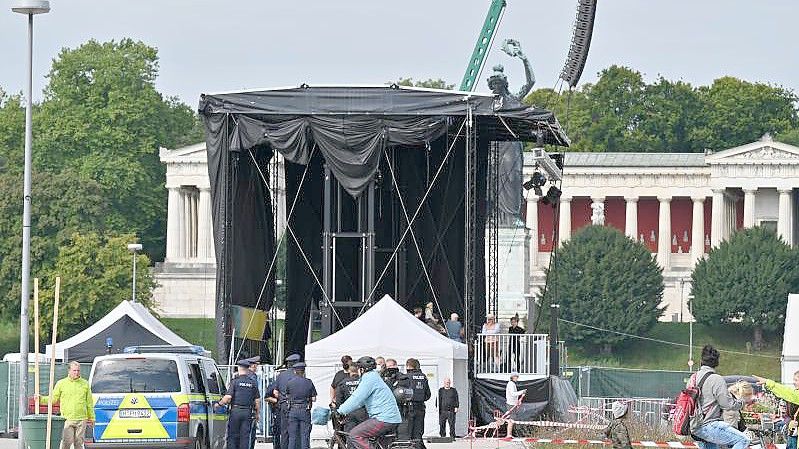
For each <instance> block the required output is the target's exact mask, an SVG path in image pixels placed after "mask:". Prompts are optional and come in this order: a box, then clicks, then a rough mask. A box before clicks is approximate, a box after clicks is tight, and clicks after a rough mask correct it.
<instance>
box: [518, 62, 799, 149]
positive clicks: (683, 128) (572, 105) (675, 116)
mask: <svg viewBox="0 0 799 449" xmlns="http://www.w3.org/2000/svg"><path fill="white" fill-rule="evenodd" d="M525 101H526V102H527V103H528V104H534V105H537V106H541V107H544V108H549V109H552V110H554V111H555V113H556V115H557V117H558V118H559V119H560V121H561V124H563V125H564V126H565V127H566V130H567V132H568V134H569V137H570V138H571V139H572V150H574V151H637V152H701V151H704V149H712V150H724V149H727V148H731V147H735V146H738V145H742V144H746V143H750V142H754V141H756V140H757V139H759V138H760V137H761V136H762V135H763V134H765V133H767V132H768V133H771V134H772V135H777V136H781V135H783V134H787V135H788V136H793V135H794V134H792V133H793V132H796V131H795V130H796V129H797V127H799V114H798V113H797V96H796V95H795V94H794V93H793V92H792V91H790V90H788V89H785V88H782V87H779V86H772V85H768V84H763V83H751V82H748V81H743V80H739V79H737V78H733V77H723V78H719V79H717V80H715V81H714V82H713V84H712V85H710V86H699V87H694V86H692V85H690V84H688V83H685V82H682V81H670V80H667V79H665V78H663V77H659V78H658V79H657V80H656V81H655V82H654V83H651V84H650V83H647V82H645V81H644V79H643V76H642V74H641V73H640V72H638V71H635V70H633V69H630V68H627V67H620V66H611V67H609V68H607V69H605V70H603V71H602V72H600V73H599V79H598V80H597V82H596V83H594V84H591V83H588V84H584V85H583V86H582V87H581V88H580V89H578V90H576V91H567V92H560V93H559V92H555V91H553V90H552V89H539V90H536V91H533V92H532V93H531V94H530V95H529V96H528V97H527V98H526V99H525Z"/></svg>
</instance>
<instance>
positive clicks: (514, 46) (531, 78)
mask: <svg viewBox="0 0 799 449" xmlns="http://www.w3.org/2000/svg"><path fill="white" fill-rule="evenodd" d="M502 51H504V52H505V54H507V55H508V56H510V57H511V58H519V59H521V60H522V64H524V76H525V79H526V80H527V81H526V82H525V83H524V85H523V86H522V87H521V88H520V89H519V93H517V94H516V95H514V97H516V99H517V100H519V101H523V100H524V98H525V97H527V95H528V94H529V93H530V91H531V90H533V86H535V73H534V72H533V66H532V65H530V61H529V60H528V59H527V56H526V55H525V54H524V52H523V51H522V46H521V44H520V43H519V41H517V40H516V39H505V41H504V42H502Z"/></svg>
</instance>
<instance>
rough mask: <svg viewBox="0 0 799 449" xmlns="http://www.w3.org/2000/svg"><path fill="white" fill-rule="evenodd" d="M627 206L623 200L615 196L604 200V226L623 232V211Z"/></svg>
mask: <svg viewBox="0 0 799 449" xmlns="http://www.w3.org/2000/svg"><path fill="white" fill-rule="evenodd" d="M626 207H627V206H626V205H625V203H624V198H619V197H617V196H614V197H610V198H607V199H605V224H606V225H607V226H612V227H614V228H616V229H618V230H619V231H621V232H622V233H623V232H624V223H625V214H626V213H627V211H626V210H625V208H626Z"/></svg>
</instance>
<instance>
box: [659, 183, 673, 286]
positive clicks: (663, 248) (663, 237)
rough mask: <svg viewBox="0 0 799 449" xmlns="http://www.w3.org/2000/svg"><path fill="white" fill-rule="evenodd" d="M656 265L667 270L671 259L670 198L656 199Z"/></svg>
mask: <svg viewBox="0 0 799 449" xmlns="http://www.w3.org/2000/svg"><path fill="white" fill-rule="evenodd" d="M658 201H660V207H659V208H658V255H657V261H658V264H659V265H660V266H661V267H662V268H663V269H664V270H667V269H668V268H669V263H670V259H671V197H658Z"/></svg>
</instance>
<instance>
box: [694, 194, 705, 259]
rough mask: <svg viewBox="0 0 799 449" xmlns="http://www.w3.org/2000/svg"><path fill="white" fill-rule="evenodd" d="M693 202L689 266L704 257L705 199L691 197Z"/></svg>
mask: <svg viewBox="0 0 799 449" xmlns="http://www.w3.org/2000/svg"><path fill="white" fill-rule="evenodd" d="M691 200H693V202H694V210H693V215H692V216H691V265H694V264H696V262H697V261H699V259H701V258H702V257H704V256H705V197H703V196H701V197H692V198H691Z"/></svg>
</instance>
